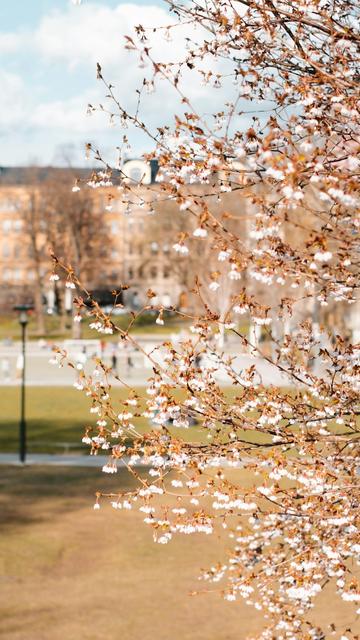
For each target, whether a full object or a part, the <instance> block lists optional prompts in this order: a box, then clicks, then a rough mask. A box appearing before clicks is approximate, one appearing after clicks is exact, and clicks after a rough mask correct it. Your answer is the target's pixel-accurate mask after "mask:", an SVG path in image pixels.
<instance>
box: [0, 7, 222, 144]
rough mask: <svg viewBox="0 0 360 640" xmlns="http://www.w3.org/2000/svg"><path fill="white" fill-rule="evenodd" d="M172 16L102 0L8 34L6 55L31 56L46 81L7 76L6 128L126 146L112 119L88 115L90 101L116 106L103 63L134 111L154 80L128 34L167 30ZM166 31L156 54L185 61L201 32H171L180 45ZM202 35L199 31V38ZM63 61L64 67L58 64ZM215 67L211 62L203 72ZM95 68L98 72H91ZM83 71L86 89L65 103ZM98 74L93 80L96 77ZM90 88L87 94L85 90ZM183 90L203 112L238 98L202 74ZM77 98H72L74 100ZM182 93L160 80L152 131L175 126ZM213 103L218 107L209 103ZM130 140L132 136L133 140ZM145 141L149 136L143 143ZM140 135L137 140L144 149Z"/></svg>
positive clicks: (145, 108)
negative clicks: (138, 29) (128, 45)
mask: <svg viewBox="0 0 360 640" xmlns="http://www.w3.org/2000/svg"><path fill="white" fill-rule="evenodd" d="M172 20H173V19H172V18H171V17H170V16H169V14H168V13H167V11H165V10H164V9H162V8H160V7H159V6H155V5H151V4H150V5H148V6H146V5H137V4H134V3H129V4H119V5H118V6H117V7H113V8H111V7H109V6H104V5H103V4H102V5H101V4H99V3H88V2H87V3H84V4H82V5H81V6H74V5H72V4H69V6H68V7H67V8H66V9H64V10H63V11H59V10H56V11H53V12H51V13H50V14H49V15H45V16H44V17H43V18H42V19H41V21H40V22H39V24H38V25H37V27H35V29H34V31H33V32H27V33H21V34H20V33H19V34H16V33H13V34H11V33H8V34H2V35H1V34H0V51H1V50H6V51H8V52H11V51H13V52H15V51H16V50H18V49H20V48H21V49H22V51H25V53H26V55H27V56H28V58H29V59H34V63H35V64H34V67H36V69H39V74H40V75H39V78H42V80H41V79H38V80H37V82H38V84H36V85H34V86H30V84H29V85H28V90H27V82H28V81H27V78H26V77H25V76H24V80H22V79H21V77H20V76H16V75H15V74H10V73H4V72H1V73H0V82H1V80H3V82H1V84H2V87H3V90H2V92H1V96H0V119H1V121H2V122H3V125H4V126H5V127H6V126H7V127H14V126H17V127H18V129H20V130H23V131H24V135H25V132H26V130H29V129H33V130H34V129H35V130H38V131H39V135H40V132H44V131H48V132H49V144H51V141H52V140H53V139H55V138H56V139H57V140H58V139H59V136H58V135H55V133H56V132H57V133H59V132H63V136H64V141H66V142H69V141H71V140H73V139H79V136H81V137H82V139H83V140H86V139H93V138H94V136H95V137H98V140H99V146H101V140H102V138H103V136H104V139H106V140H107V141H109V137H110V136H112V137H113V139H114V147H115V146H116V145H117V144H119V140H120V136H121V135H122V133H123V132H121V131H120V130H119V129H118V128H116V129H113V130H110V131H109V130H108V118H107V117H106V116H105V115H104V114H101V113H100V114H96V115H93V116H92V117H91V118H89V117H87V116H86V107H87V104H88V102H90V103H91V104H94V105H97V104H98V103H99V102H102V103H103V104H104V105H105V106H108V104H109V103H108V102H107V101H106V98H105V92H106V90H105V87H104V85H103V84H102V83H100V82H98V81H96V78H95V75H96V73H95V72H96V69H95V66H96V63H97V62H99V63H100V64H101V66H102V68H103V74H104V77H105V78H106V79H107V80H108V81H109V82H111V83H112V84H114V85H115V94H116V96H117V97H118V98H119V101H120V103H121V104H122V105H123V106H124V107H125V108H126V109H128V110H129V111H130V112H133V111H134V109H135V104H136V100H137V94H136V89H137V88H138V87H140V86H141V84H142V80H143V78H144V76H147V77H148V78H150V77H151V76H152V70H151V67H148V68H146V67H145V68H139V65H138V56H137V54H136V53H135V52H129V51H127V50H126V49H125V48H124V44H125V40H124V36H125V35H132V34H133V32H134V26H135V25H138V24H142V25H143V26H144V27H145V28H149V29H151V28H152V27H154V26H161V25H162V26H167V25H169V24H171V22H172ZM163 34H164V32H157V33H156V34H155V35H154V36H153V38H152V40H151V54H152V56H153V57H154V59H155V60H156V61H163V62H166V61H178V60H180V59H181V58H183V57H184V49H185V38H188V37H192V36H193V35H194V32H193V31H192V30H190V28H189V26H181V27H177V28H176V29H173V30H172V31H171V34H172V41H170V42H168V41H167V40H166V39H165V37H164V35H163ZM199 37H201V34H199V33H197V34H196V38H197V39H198V38H199ZM54 63H56V64H54ZM206 64H208V65H209V64H210V63H209V62H208V63H207V62H206V61H205V62H204V65H203V67H205V65H206ZM89 71H90V73H89ZM82 73H83V78H84V81H83V82H82V88H81V89H80V88H79V89H78V90H77V89H76V86H74V89H73V90H72V92H71V91H70V92H69V90H66V94H67V95H69V94H70V96H69V97H66V98H63V97H62V94H63V87H65V88H66V89H68V88H70V87H72V86H73V85H74V79H75V78H77V77H79V74H82ZM47 74H49V75H50V74H58V75H54V77H53V78H52V82H51V87H54V85H55V87H56V82H57V85H58V86H57V88H55V89H52V90H51V91H52V93H51V94H49V93H47V92H46V90H45V85H44V80H43V78H44V77H46V75H47ZM91 74H92V75H91ZM84 86H85V89H84ZM183 87H184V91H185V94H186V95H187V96H188V97H190V99H191V100H194V101H195V104H197V105H199V107H200V110H201V109H203V110H204V111H211V112H213V111H215V110H216V109H221V107H222V105H223V103H224V96H226V99H229V98H230V99H231V96H230V95H229V90H228V89H224V90H219V91H214V90H213V89H211V88H204V87H202V86H201V82H200V77H199V76H198V75H197V74H194V73H190V72H187V73H186V74H185V77H184V81H183ZM71 93H72V95H71ZM180 102H181V101H180V99H179V96H178V95H177V94H176V92H175V91H174V89H173V88H172V87H171V86H170V85H169V83H168V82H166V81H165V80H163V81H161V80H160V79H159V80H158V82H157V90H156V92H155V93H154V94H152V95H146V96H145V99H144V102H143V104H142V107H141V112H140V115H141V117H142V119H143V120H144V121H145V122H147V123H149V124H150V126H152V127H156V126H160V125H162V124H164V121H168V122H171V121H172V118H173V114H174V113H178V112H180V111H181V109H182V106H181V104H180ZM209 104H210V105H211V106H210V107H209V106H208V105H209ZM130 139H132V138H131V135H130ZM142 139H143V138H142ZM139 140H140V138H139V136H138V135H136V136H135V138H134V142H135V144H137V146H138V147H139Z"/></svg>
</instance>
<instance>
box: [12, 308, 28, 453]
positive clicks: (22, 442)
mask: <svg viewBox="0 0 360 640" xmlns="http://www.w3.org/2000/svg"><path fill="white" fill-rule="evenodd" d="M14 309H15V310H16V311H19V323H20V326H21V357H22V359H21V364H22V375H21V396H20V423H19V458H20V463H21V464H25V461H26V418H25V382H26V380H25V366H26V326H27V323H28V311H30V310H32V309H33V307H32V305H25V304H24V305H18V306H16V307H14Z"/></svg>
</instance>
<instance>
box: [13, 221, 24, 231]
mask: <svg viewBox="0 0 360 640" xmlns="http://www.w3.org/2000/svg"><path fill="white" fill-rule="evenodd" d="M22 226H23V223H22V220H14V231H17V232H19V231H21V229H22Z"/></svg>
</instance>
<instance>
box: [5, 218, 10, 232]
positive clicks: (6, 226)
mask: <svg viewBox="0 0 360 640" xmlns="http://www.w3.org/2000/svg"><path fill="white" fill-rule="evenodd" d="M10 230H11V220H4V221H3V232H4V233H8V232H9V231H10Z"/></svg>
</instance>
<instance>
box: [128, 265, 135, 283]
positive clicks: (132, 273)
mask: <svg viewBox="0 0 360 640" xmlns="http://www.w3.org/2000/svg"><path fill="white" fill-rule="evenodd" d="M128 277H129V278H130V280H132V278H133V277H134V269H133V268H132V267H129V269H128Z"/></svg>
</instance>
